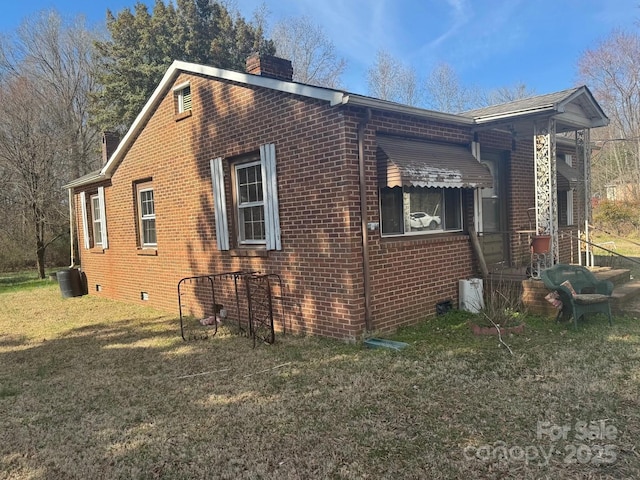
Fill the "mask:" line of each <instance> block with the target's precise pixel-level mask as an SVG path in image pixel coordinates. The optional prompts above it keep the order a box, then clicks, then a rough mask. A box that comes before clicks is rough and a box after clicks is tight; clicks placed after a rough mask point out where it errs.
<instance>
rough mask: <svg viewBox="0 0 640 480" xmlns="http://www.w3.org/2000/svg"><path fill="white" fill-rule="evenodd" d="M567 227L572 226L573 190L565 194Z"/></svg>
mask: <svg viewBox="0 0 640 480" xmlns="http://www.w3.org/2000/svg"><path fill="white" fill-rule="evenodd" d="M567 225H573V189H572V190H569V191H568V192H567Z"/></svg>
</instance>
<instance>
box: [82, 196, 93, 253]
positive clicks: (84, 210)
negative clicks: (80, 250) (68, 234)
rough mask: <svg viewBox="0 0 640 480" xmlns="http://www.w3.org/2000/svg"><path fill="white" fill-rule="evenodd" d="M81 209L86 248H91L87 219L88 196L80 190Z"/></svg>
mask: <svg viewBox="0 0 640 480" xmlns="http://www.w3.org/2000/svg"><path fill="white" fill-rule="evenodd" d="M80 211H81V212H82V235H83V236H84V248H87V249H88V248H91V243H89V224H88V220H87V196H86V194H85V193H84V192H80Z"/></svg>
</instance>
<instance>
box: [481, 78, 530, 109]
mask: <svg viewBox="0 0 640 480" xmlns="http://www.w3.org/2000/svg"><path fill="white" fill-rule="evenodd" d="M534 95H536V91H535V90H534V89H532V88H529V87H528V86H527V85H526V84H525V83H524V82H518V83H516V84H514V85H511V86H507V87H498V88H496V89H494V90H489V92H488V93H487V95H486V98H485V99H484V103H485V104H486V105H498V104H500V103H508V102H513V101H515V100H521V99H523V98H529V97H533V96H534Z"/></svg>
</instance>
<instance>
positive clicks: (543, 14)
mask: <svg viewBox="0 0 640 480" xmlns="http://www.w3.org/2000/svg"><path fill="white" fill-rule="evenodd" d="M230 1H231V3H232V4H234V5H235V6H236V7H237V8H238V9H239V10H240V12H241V13H242V14H243V16H244V17H245V18H250V17H251V16H252V14H253V12H254V11H255V9H256V8H257V7H259V6H260V5H261V4H263V3H264V4H265V5H266V7H267V9H268V11H269V20H270V22H271V23H274V22H275V21H277V20H278V19H280V18H282V17H287V16H300V15H307V16H309V17H311V18H312V19H313V21H314V22H316V23H317V24H319V25H320V26H321V27H322V28H323V29H324V31H325V33H326V35H327V37H328V38H329V39H331V40H332V41H333V43H334V44H335V46H336V48H337V50H338V53H339V55H340V56H342V57H344V58H345V59H346V61H347V65H348V66H347V70H346V72H345V75H344V76H343V83H344V84H345V87H346V89H347V90H350V91H352V92H356V93H362V94H366V93H367V85H366V72H367V69H368V68H369V67H370V66H371V65H372V63H373V61H374V57H375V54H376V52H377V51H378V50H379V49H385V50H387V51H388V52H389V53H391V54H392V55H393V56H394V57H396V58H398V59H400V60H402V61H403V62H404V63H406V64H409V65H412V66H414V67H415V68H416V69H417V71H418V73H419V75H421V76H425V75H426V74H427V73H428V72H429V71H430V69H431V68H432V67H433V66H434V65H436V64H438V63H440V62H446V63H448V64H450V65H451V66H452V67H453V68H454V69H455V71H456V72H457V73H458V75H459V77H460V79H461V82H462V83H463V84H464V85H467V86H472V85H474V86H479V87H482V88H485V89H491V88H497V87H500V86H506V85H514V84H516V83H519V82H523V83H525V84H526V85H527V86H528V87H529V88H531V89H534V90H535V91H536V92H537V93H540V94H541V93H548V92H552V91H557V90H563V89H566V88H570V87H572V86H574V85H575V84H576V82H577V79H576V63H577V60H578V59H579V58H580V56H581V54H582V53H583V52H584V51H585V50H586V49H588V48H593V47H595V46H596V45H597V43H598V42H599V41H600V40H601V39H603V38H604V37H605V36H607V35H608V34H609V33H610V32H611V31H612V30H613V29H615V28H622V29H637V28H640V27H639V26H638V25H637V22H638V20H639V19H640V8H639V5H640V2H639V1H638V0H230ZM134 3H135V1H134V0H89V1H78V0H24V1H21V2H12V3H11V6H10V7H5V8H4V9H3V13H2V15H0V31H2V32H5V33H6V32H9V31H11V30H13V29H15V28H16V27H17V26H18V25H19V24H20V22H21V20H22V19H23V18H25V17H26V16H28V15H31V14H34V13H36V12H38V11H39V10H42V9H49V8H54V9H56V10H57V11H58V12H60V13H61V14H62V15H65V16H66V15H69V16H75V15H77V14H84V15H85V16H86V18H87V20H88V22H89V23H90V24H99V23H104V19H105V12H106V10H107V8H109V9H111V10H112V11H114V12H118V11H120V10H122V9H123V8H125V7H133V5H134ZM145 3H147V4H149V5H153V0H147V1H145Z"/></svg>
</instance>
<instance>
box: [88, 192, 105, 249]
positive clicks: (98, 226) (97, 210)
mask: <svg viewBox="0 0 640 480" xmlns="http://www.w3.org/2000/svg"><path fill="white" fill-rule="evenodd" d="M89 201H90V202H91V224H92V226H93V246H94V247H101V246H102V209H101V202H100V198H99V197H98V195H97V194H96V195H91V197H90V198H89Z"/></svg>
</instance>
